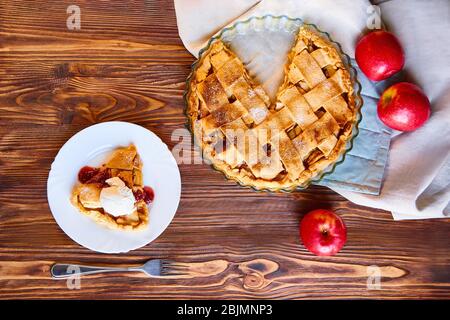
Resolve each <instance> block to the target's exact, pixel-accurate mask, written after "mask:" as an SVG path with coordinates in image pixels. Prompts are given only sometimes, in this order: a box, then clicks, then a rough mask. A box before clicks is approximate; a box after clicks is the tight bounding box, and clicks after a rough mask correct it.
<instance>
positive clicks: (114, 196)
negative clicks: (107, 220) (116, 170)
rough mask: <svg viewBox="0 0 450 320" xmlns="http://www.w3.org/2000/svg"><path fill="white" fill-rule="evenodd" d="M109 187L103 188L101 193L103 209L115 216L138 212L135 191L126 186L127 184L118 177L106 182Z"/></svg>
mask: <svg viewBox="0 0 450 320" xmlns="http://www.w3.org/2000/svg"><path fill="white" fill-rule="evenodd" d="M106 183H107V184H108V185H109V187H106V188H103V189H102V191H101V192H100V203H101V205H102V207H103V209H104V210H105V211H106V212H107V213H109V214H111V215H113V216H115V217H118V216H124V215H129V214H131V213H133V212H134V211H135V210H136V207H135V203H136V199H135V198H134V195H133V191H132V190H131V189H130V188H128V187H127V186H126V185H125V182H123V181H122V179H120V178H118V177H113V178H110V179H108V180H106Z"/></svg>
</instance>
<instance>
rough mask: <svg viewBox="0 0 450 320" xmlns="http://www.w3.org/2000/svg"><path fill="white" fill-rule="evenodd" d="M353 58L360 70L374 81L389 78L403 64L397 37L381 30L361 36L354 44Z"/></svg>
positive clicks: (402, 54)
mask: <svg viewBox="0 0 450 320" xmlns="http://www.w3.org/2000/svg"><path fill="white" fill-rule="evenodd" d="M355 58H356V62H358V65H359V67H360V68H361V70H362V72H364V74H365V75H366V76H367V77H368V78H369V79H371V80H374V81H381V80H384V79H387V78H389V77H390V76H392V75H393V74H395V73H397V72H399V71H400V70H401V69H402V68H403V65H404V64H405V54H404V52H403V48H402V46H401V44H400V42H399V41H398V39H397V37H396V36H394V35H393V34H392V33H390V32H387V31H383V30H378V31H373V32H371V33H369V34H367V35H365V36H364V37H362V38H361V39H360V40H359V41H358V44H357V45H356V52H355Z"/></svg>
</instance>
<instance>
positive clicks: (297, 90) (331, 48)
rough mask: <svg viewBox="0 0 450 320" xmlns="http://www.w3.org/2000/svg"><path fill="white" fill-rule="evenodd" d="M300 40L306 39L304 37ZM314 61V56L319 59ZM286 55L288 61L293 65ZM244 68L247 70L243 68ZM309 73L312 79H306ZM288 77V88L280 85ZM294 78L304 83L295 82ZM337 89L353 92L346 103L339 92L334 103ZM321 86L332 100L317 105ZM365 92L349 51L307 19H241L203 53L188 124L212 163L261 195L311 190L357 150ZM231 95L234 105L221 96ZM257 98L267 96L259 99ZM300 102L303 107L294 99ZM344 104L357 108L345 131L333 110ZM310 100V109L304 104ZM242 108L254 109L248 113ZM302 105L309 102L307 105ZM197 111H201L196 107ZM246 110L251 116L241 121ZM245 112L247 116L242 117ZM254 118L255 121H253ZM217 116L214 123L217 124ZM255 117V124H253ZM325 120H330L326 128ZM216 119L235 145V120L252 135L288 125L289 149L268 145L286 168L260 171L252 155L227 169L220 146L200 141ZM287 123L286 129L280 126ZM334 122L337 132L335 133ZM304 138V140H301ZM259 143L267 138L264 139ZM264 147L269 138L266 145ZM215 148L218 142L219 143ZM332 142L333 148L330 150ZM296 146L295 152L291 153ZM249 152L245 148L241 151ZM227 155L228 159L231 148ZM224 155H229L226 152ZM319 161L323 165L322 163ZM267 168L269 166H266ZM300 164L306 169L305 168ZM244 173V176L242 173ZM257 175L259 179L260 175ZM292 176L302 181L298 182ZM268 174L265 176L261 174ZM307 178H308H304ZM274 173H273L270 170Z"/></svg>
mask: <svg viewBox="0 0 450 320" xmlns="http://www.w3.org/2000/svg"><path fill="white" fill-rule="evenodd" d="M297 35H298V37H297V39H296V36H297ZM300 35H302V36H305V37H306V38H305V37H303V38H301V39H300ZM299 39H300V40H299ZM293 44H295V46H293ZM300 46H301V48H300ZM298 48H300V49H298ZM234 53H236V55H234ZM223 57H225V61H226V62H221V61H220V60H223V59H222V58H223ZM311 57H314V60H312V58H311ZM286 58H288V61H289V63H288V64H287V63H286ZM297 58H299V59H297ZM240 60H242V62H241V61H240ZM325 60H326V61H325ZM330 61H331V62H330ZM294 62H295V65H294ZM205 66H206V68H205ZM297 67H298V68H299V69H297ZM329 67H330V68H329ZM208 68H209V69H208ZM302 68H303V69H302ZM314 68H316V69H318V70H319V73H320V74H317V72H316V71H317V70H313V69H314ZM242 69H245V70H244V71H242ZM310 69H311V74H309V73H305V70H307V71H309V70H310ZM233 70H238V71H233ZM239 70H241V71H239ZM247 70H248V71H249V72H247ZM300 70H301V72H300ZM216 72H217V75H216ZM235 72H243V73H242V74H238V76H240V78H238V77H236V75H233V73H235ZM322 72H323V73H322ZM298 75H299V76H298ZM302 75H306V76H303V78H302ZM283 77H284V83H283V85H282V86H281V87H280V83H281V81H282V78H283ZM321 77H322V78H323V79H322V78H321ZM251 78H254V79H257V80H258V82H259V83H262V86H260V85H259V84H258V85H256V84H254V82H253V79H251ZM292 78H299V79H300V80H298V79H297V80H295V81H294V82H292V81H291V80H292ZM230 79H233V81H235V82H233V83H232V84H230V85H227V81H228V80H230ZM235 79H238V80H235ZM230 81H231V80H230ZM239 82H246V83H239ZM230 83H231V82H230ZM238 83H239V86H238V85H237V84H238ZM334 84H336V85H334ZM308 85H309V87H308ZM305 86H306V89H305ZM336 86H339V87H342V88H345V92H342V96H343V97H344V98H342V97H341V93H336V95H339V97H337V96H336V95H333V97H335V96H336V98H340V100H335V99H334V98H331V95H332V94H334V93H333V91H336V90H337V89H336ZM205 87H206V89H205ZM262 87H264V88H262ZM319 87H320V92H321V95H322V96H324V95H325V97H324V99H325V98H326V99H328V100H323V101H317V99H316V98H317V97H316V96H317V94H316V93H317V92H318V91H319ZM242 88H244V89H242ZM304 89H305V90H304ZM338 89H339V88H338ZM230 90H231V91H230ZM233 90H234V91H233ZM276 90H278V93H276V95H277V100H276V101H277V102H276V104H274V103H273V101H274V99H273V96H274V95H275V92H276ZM243 91H244V92H246V94H245V95H246V96H242V92H243ZM342 91H344V89H343V90H342ZM360 91H361V85H360V84H359V82H358V80H357V77H356V70H355V69H354V68H353V67H352V65H351V60H350V58H349V57H348V56H347V55H346V54H345V53H343V51H342V49H341V47H340V45H339V44H338V43H336V42H334V41H333V40H332V39H331V38H330V36H329V35H328V34H327V33H325V32H322V31H320V30H319V29H318V28H317V27H316V26H315V25H312V24H307V23H304V22H303V21H302V20H301V19H292V18H288V17H286V16H270V15H268V16H264V17H252V18H250V19H248V20H246V21H239V22H237V23H235V24H234V25H232V26H230V27H227V28H225V29H223V30H222V31H220V32H219V33H218V34H217V35H215V36H214V37H212V38H211V39H210V40H209V42H208V44H207V45H206V46H205V48H203V49H202V50H201V51H200V53H199V59H198V60H197V61H196V62H195V63H194V64H193V66H192V71H191V73H190V75H189V77H188V79H187V83H186V92H185V96H184V97H185V102H186V116H187V117H188V119H189V121H188V127H189V129H190V130H191V133H192V135H193V137H194V142H195V143H196V145H197V146H199V147H200V149H201V150H202V151H203V155H204V157H205V158H206V159H207V160H209V161H210V162H211V164H212V167H213V168H214V169H216V170H218V171H221V172H223V173H224V174H225V176H226V177H227V178H228V179H231V180H234V181H236V182H238V183H239V184H240V185H241V186H245V187H253V188H254V189H255V190H261V191H263V190H265V191H293V190H297V189H304V188H307V187H308V186H309V185H310V184H311V183H316V182H318V181H320V180H321V179H322V178H323V177H324V176H325V175H328V174H330V173H332V172H333V171H334V168H335V167H336V166H337V165H338V164H339V163H342V162H343V161H344V159H345V154H346V153H347V152H348V151H349V150H351V148H352V145H353V140H354V138H355V137H356V136H357V134H358V124H359V122H360V120H361V112H360V109H361V106H362V103H363V100H362V98H361V96H360ZM261 92H262V94H261ZM225 93H226V94H227V95H228V100H226V99H227V97H226V96H225V97H221V96H220V95H225ZM266 93H268V95H270V96H271V98H269V97H268V95H267V94H266ZM344 94H345V96H344ZM328 95H329V96H330V98H328ZM236 96H237V99H236ZM254 96H258V97H259V98H261V99H259V98H258V99H259V100H255V99H253V97H254ZM303 97H305V98H306V100H308V102H306V100H305V99H304V98H303ZM221 98H222V99H221ZM224 99H225V100H224ZM280 99H281V100H280ZM293 99H294V100H295V103H293V102H292V101H294V100H293ZM299 99H303V100H302V101H304V103H300V102H299ZM236 100H238V101H236ZM263 100H264V101H266V102H265V103H266V106H264V105H263V106H262V107H261V108H260V107H258V109H257V110H256V112H255V108H256V105H257V104H258V101H260V102H262V101H263ZM344 100H345V101H344ZM255 101H256V102H255ZM280 101H281V102H282V103H281V102H280ZM335 101H336V102H335ZM219 102H220V103H219ZM330 102H332V103H330ZM341 102H344V103H346V105H347V106H348V107H349V108H350V109H348V110H347V109H346V112H350V113H351V117H348V118H346V120H345V123H343V124H342V125H341V124H340V123H339V126H341V127H340V129H339V126H338V120H339V119H338V117H336V116H339V114H338V113H336V112H334V113H333V112H331V111H330V109H333V108H334V109H336V107H335V105H336V104H339V103H341ZM305 103H306V105H307V107H306V108H307V109H308V110H306V109H305V108H304V107H303V105H305ZM308 103H309V104H308ZM218 104H221V105H218ZM225 104H227V105H225ZM241 104H243V105H244V106H245V107H246V108H247V110H248V111H249V112H248V113H247V111H246V109H244V108H243V107H242V105H241ZM279 104H280V105H281V106H280V107H279ZM293 104H295V105H293ZM269 105H270V106H269ZM300 105H302V107H301V108H300V107H299V106H300ZM205 107H206V108H205ZM266 107H267V108H266ZM195 108H198V109H199V110H195ZM202 108H203V111H202ZM204 110H206V111H204ZM239 110H244V111H242V112H241V113H240V115H238V116H237V117H236V114H237V113H239V112H240V111H239ZM261 110H262V111H264V110H266V111H267V113H266V114H264V115H263V117H262V118H261V119H262V120H261V121H259V119H258V117H260V111H261ZM197 111H198V112H197ZM294 111H295V112H294ZM313 111H314V112H313ZM244 112H245V115H242V114H244ZM249 114H250V115H251V117H249V116H248V115H249ZM341 114H342V113H341ZM266 115H267V116H266ZM288 115H289V116H288ZM289 117H291V118H292V119H291V120H295V121H293V122H289V123H292V125H290V124H286V125H285V124H284V123H286V121H285V120H286V119H287V118H289ZM209 118H212V119H213V121H212V120H210V119H209ZM224 118H226V119H228V120H227V121H229V122H227V123H225V124H224V125H222V123H221V121H222V120H223V119H224ZM248 118H250V121H251V122H248V121H247V120H248ZM273 118H276V119H273ZM312 118H314V119H312ZM325 118H327V119H328V118H331V120H332V123H331V122H329V121H328V120H323V119H325ZM311 119H312V120H311ZM349 119H350V120H349ZM206 120H207V121H206ZM272 120H274V121H272ZM275 120H276V121H275ZM288 120H289V119H288ZM309 120H311V121H309ZM322 120H323V121H322ZM308 121H309V122H308ZM325 121H327V122H326V123H325ZM212 122H215V125H216V126H217V127H216V128H214V129H219V126H220V130H219V131H220V132H219V134H220V135H221V136H223V135H225V138H226V139H225V138H224V139H223V140H227V142H230V141H232V139H233V138H230V137H229V136H228V135H227V133H226V132H225V129H224V128H228V127H230V126H229V124H230V123H231V124H232V125H231V127H240V128H245V129H244V130H248V131H252V130H254V129H256V128H260V127H270V128H272V127H273V124H276V126H278V125H280V126H281V125H282V126H284V127H282V128H280V129H282V130H281V132H282V134H280V136H282V138H281V139H282V140H283V141H284V142H283V143H282V145H280V146H278V145H276V144H273V145H274V146H276V147H272V148H270V147H271V143H272V140H269V141H268V143H267V144H266V146H267V145H268V146H269V149H271V150H272V151H271V150H269V151H267V152H268V153H274V152H275V153H276V154H277V155H279V160H277V161H278V162H279V163H281V165H280V166H278V167H281V166H282V168H278V171H276V170H277V169H273V168H272V167H274V166H273V165H270V170H267V168H264V167H263V166H264V165H260V164H259V163H258V164H257V165H258V166H253V167H252V164H250V162H249V161H248V158H245V157H243V158H242V159H244V160H242V161H241V162H240V163H241V164H240V165H239V166H235V167H231V169H232V170H230V166H228V167H227V166H224V165H222V163H221V161H222V162H225V163H226V164H228V165H229V163H227V162H226V161H227V160H222V159H223V158H222V159H221V160H219V161H217V159H216V157H215V156H216V155H217V153H216V152H215V150H212V151H209V150H211V149H213V148H214V147H212V148H211V147H210V146H209V145H207V144H206V145H205V143H203V142H204V140H202V139H203V137H202V138H200V140H199V138H198V136H204V134H203V133H204V132H203V131H204V130H203V129H202V130H199V124H198V123H202V124H201V126H203V128H207V127H210V126H211V125H210V124H211V123H212ZM281 122H283V124H280V123H281ZM203 123H204V124H203ZM249 123H250V124H249ZM316 123H317V125H316ZM330 123H331V127H332V128H333V129H330ZM244 124H245V125H244ZM213 125H214V123H213ZM294 129H296V130H294ZM208 130H209V129H208ZM293 131H296V133H293ZM327 131H329V132H327ZM199 133H200V134H199ZM205 133H206V131H205ZM288 135H289V137H288ZM300 135H302V138H301V139H298V137H300ZM318 136H319V137H318ZM325 136H331V138H332V139H325V138H324V137H325ZM314 137H315V138H314ZM271 138H272V137H271ZM271 138H270V139H271ZM288 138H289V139H288ZM341 138H342V139H341ZM208 139H209V138H208ZM214 139H216V138H214ZM302 139H303V140H302ZM308 139H316V140H317V141H316V144H315V145H314V146H312V147H311V148H309V147H308V148H309V149H308V150H307V151H305V150H306V149H305V148H306V147H305V146H304V145H305V144H307V143H309V142H308ZM258 140H261V139H260V137H259V136H258ZM325 140H327V141H330V140H333V142H327V143H324V142H325ZM199 141H200V143H199ZM219 142H220V143H223V141H221V138H219ZM264 142H266V141H265V140H264ZM319 142H320V144H319ZM208 143H209V142H208ZM258 143H259V142H258ZM295 143H297V144H295ZM299 143H300V144H299ZM212 144H216V145H218V144H219V143H216V142H214V143H211V145H212ZM302 144H303V145H302ZM327 144H328V145H331V147H327ZM294 145H295V148H294V147H293V146H294ZM311 145H312V143H311ZM286 146H288V148H286ZM232 147H233V149H236V148H235V147H237V146H236V145H235V146H233V145H232ZM227 148H228V147H227ZM289 148H291V150H286V149H289ZM302 148H303V149H305V150H303V151H304V154H302ZM292 149H294V150H292ZM324 149H326V150H327V151H324ZM242 150H243V149H242ZM242 150H239V152H240V153H241V154H242V152H241V151H242ZM295 150H297V151H298V152H297V151H295ZM330 150H333V152H331V151H330ZM220 152H222V154H225V153H227V150H225V151H223V150H222V151H220ZM239 152H238V153H239ZM292 152H293V153H292ZM211 155H212V156H211ZM221 157H223V156H222V155H221ZM217 158H219V157H217ZM316 158H317V159H316ZM311 159H312V160H311ZM294 160H295V161H294ZM314 161H316V162H317V163H321V164H320V165H317V166H316V165H315V164H316V162H314ZM303 164H305V167H304V166H303ZM306 164H307V165H306ZM310 164H311V165H310ZM261 167H263V169H260V168H261ZM267 167H268V166H267ZM298 167H301V168H300V170H298V169H299V168H298ZM249 168H250V169H249ZM272 169H273V170H272ZM302 170H303V171H302ZM269 171H273V172H275V174H277V173H278V175H276V176H275V175H273V178H272V180H270V181H269V179H271V178H270V177H269V178H266V177H267V176H268V173H267V172H269ZM242 172H244V173H243V174H241V173H242ZM248 172H250V174H248ZM255 172H256V174H254V173H255ZM261 172H262V173H261ZM292 172H294V177H297V178H294V179H292V178H291V176H292ZM260 173H261V175H259V174H260ZM299 173H300V176H298V174H299ZM269 174H271V173H270V172H269ZM264 175H265V176H264ZM261 181H262V182H261ZM286 181H287V182H286Z"/></svg>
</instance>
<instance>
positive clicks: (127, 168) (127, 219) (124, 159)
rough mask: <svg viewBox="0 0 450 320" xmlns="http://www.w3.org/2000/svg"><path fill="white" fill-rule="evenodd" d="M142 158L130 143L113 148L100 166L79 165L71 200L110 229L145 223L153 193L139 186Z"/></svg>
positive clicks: (136, 227) (140, 184) (137, 228)
mask: <svg viewBox="0 0 450 320" xmlns="http://www.w3.org/2000/svg"><path fill="white" fill-rule="evenodd" d="M142 166H143V164H142V161H141V158H140V157H139V154H138V152H137V150H136V147H135V146H134V145H130V146H128V147H121V148H117V149H116V150H115V151H114V152H113V154H112V155H111V156H110V158H109V160H108V161H107V162H106V163H105V164H104V165H102V166H101V167H100V168H93V167H88V166H86V167H83V168H81V170H80V171H79V173H78V181H79V183H78V184H77V185H76V186H75V187H74V189H73V191H72V197H71V202H72V204H73V205H74V206H75V207H76V208H78V209H79V211H80V212H81V213H83V214H85V215H86V216H88V217H90V218H92V219H93V220H94V221H96V222H97V223H99V224H102V225H104V226H107V227H109V228H112V229H120V230H139V229H142V228H144V227H146V226H147V225H148V221H149V209H148V204H150V203H151V202H152V201H153V198H154V193H153V190H152V189H151V188H150V187H145V186H144V185H143V179H142Z"/></svg>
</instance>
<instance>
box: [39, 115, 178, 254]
mask: <svg viewBox="0 0 450 320" xmlns="http://www.w3.org/2000/svg"><path fill="white" fill-rule="evenodd" d="M130 143H134V144H135V146H136V148H137V150H138V152H139V154H140V156H141V158H142V162H143V164H144V166H143V169H142V171H143V172H142V173H143V176H144V185H146V186H150V187H152V188H153V190H154V191H155V199H154V201H153V203H152V204H151V206H150V217H149V225H148V227H147V228H145V229H143V230H141V231H136V232H133V231H119V230H111V229H108V228H106V227H103V226H101V225H99V224H97V223H96V222H94V221H93V220H91V219H90V218H89V217H86V216H84V215H83V214H81V213H80V212H79V211H78V210H77V209H76V208H75V207H74V206H72V204H71V203H70V195H71V191H72V188H73V186H74V185H75V183H76V182H77V175H78V171H79V170H80V169H81V168H82V167H83V166H85V165H91V166H99V165H101V164H102V161H104V160H105V158H106V157H107V156H108V155H109V154H110V153H111V151H113V150H114V149H115V148H117V147H120V146H128V145H129V144H130ZM180 194H181V178H180V171H179V170H178V166H177V163H176V161H175V159H174V157H173V156H172V153H171V152H170V151H169V149H168V148H167V145H166V144H164V142H162V141H161V139H160V138H159V137H158V136H156V135H155V134H154V133H153V132H151V131H149V130H147V129H145V128H143V127H141V126H138V125H135V124H131V123H127V122H104V123H100V124H96V125H93V126H91V127H89V128H86V129H84V130H82V131H80V132H78V133H77V134H75V135H74V136H73V137H72V138H70V139H69V141H67V142H66V144H64V146H63V147H62V148H61V150H60V151H59V152H58V154H57V156H56V158H55V161H54V162H53V164H52V167H51V170H50V174H49V177H48V181H47V198H48V203H49V205H50V210H51V211H52V214H53V217H54V218H55V220H56V222H57V223H58V225H59V226H60V227H61V229H62V230H63V231H64V232H65V233H66V234H67V235H68V236H69V237H70V238H72V240H74V241H75V242H78V243H79V244H80V245H82V246H83V247H86V248H88V249H91V250H93V251H98V252H103V253H120V252H128V251H130V250H134V249H137V248H140V247H142V246H145V245H146V244H148V243H150V242H152V241H153V240H155V239H156V238H157V237H158V236H159V235H160V234H161V233H162V232H163V231H164V230H165V229H166V228H167V227H168V226H169V224H170V222H171V221H172V219H173V217H174V215H175V212H176V211H177V208H178V203H179V202H180Z"/></svg>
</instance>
